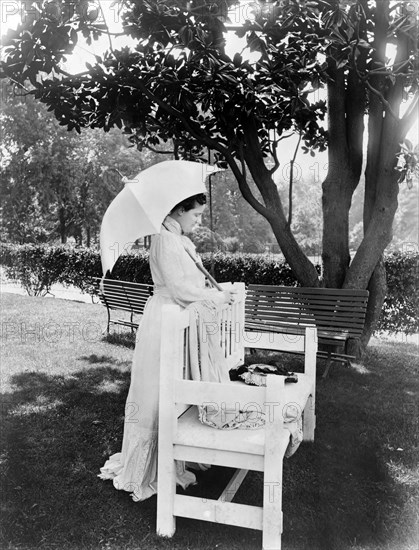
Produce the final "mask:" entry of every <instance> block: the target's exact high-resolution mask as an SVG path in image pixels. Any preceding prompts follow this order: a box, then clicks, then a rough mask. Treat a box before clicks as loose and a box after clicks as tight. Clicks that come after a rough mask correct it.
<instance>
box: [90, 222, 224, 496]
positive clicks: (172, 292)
mask: <svg viewBox="0 0 419 550" xmlns="http://www.w3.org/2000/svg"><path fill="white" fill-rule="evenodd" d="M164 225H165V227H166V228H167V229H166V228H162V231H161V233H160V234H159V235H155V236H153V237H152V242H151V247H150V268H151V274H152V277H153V282H154V294H153V296H152V297H151V298H150V299H149V301H148V302H147V305H146V308H145V310H144V315H143V317H142V320H141V323H140V326H139V329H138V332H137V338H136V346H135V351H134V358H133V364H132V371H131V385H130V389H129V393H128V397H127V401H126V407H125V423H124V436H123V442H122V450H121V452H119V453H116V454H114V455H112V456H111V457H110V458H109V460H107V461H106V463H105V465H104V466H103V467H102V468H101V470H100V471H101V473H100V474H99V477H101V478H102V479H112V480H113V484H114V486H115V488H116V489H121V490H124V491H129V492H130V493H132V498H133V500H134V501H140V500H144V499H146V498H149V497H150V496H152V495H154V494H155V493H156V490H157V479H156V477H157V428H158V393H159V364H160V326H161V314H162V307H163V305H166V304H178V305H180V306H181V307H183V308H185V307H187V306H188V305H189V304H191V303H193V302H196V301H201V300H211V301H213V302H215V303H221V302H222V301H223V299H224V298H223V294H222V293H221V292H219V291H218V290H216V289H209V288H206V287H205V277H204V275H203V274H202V273H201V272H200V271H199V270H198V269H197V267H196V265H195V263H194V262H193V260H192V259H191V257H190V256H189V255H188V253H187V252H186V251H185V248H188V250H190V251H191V252H192V253H193V254H194V255H196V252H195V247H194V245H193V243H192V242H191V240H190V239H188V238H187V237H185V236H183V235H182V230H181V226H180V225H179V223H178V222H177V221H176V220H174V219H173V218H171V217H170V216H168V217H167V218H166V220H165V222H164ZM176 467H177V482H178V483H179V484H180V485H181V486H183V487H186V486H187V485H190V484H191V483H194V482H195V476H194V474H193V473H192V472H190V471H188V470H186V469H185V467H184V464H183V463H182V462H177V465H176Z"/></svg>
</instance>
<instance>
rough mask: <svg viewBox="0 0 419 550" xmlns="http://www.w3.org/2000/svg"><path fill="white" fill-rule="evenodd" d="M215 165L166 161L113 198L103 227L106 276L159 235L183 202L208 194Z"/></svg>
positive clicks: (101, 241) (126, 185)
mask: <svg viewBox="0 0 419 550" xmlns="http://www.w3.org/2000/svg"><path fill="white" fill-rule="evenodd" d="M219 170H220V169H219V168H217V167H216V166H210V165H208V164H201V163H199V162H192V161H186V160H166V161H164V162H160V163H158V164H155V165H153V166H151V167H150V168H147V169H146V170H143V171H142V172H140V173H139V174H138V175H137V176H136V177H135V178H133V179H132V180H126V183H125V187H124V189H122V191H121V192H120V193H119V194H118V195H117V196H116V197H115V198H114V200H113V201H112V202H111V204H110V205H109V207H108V209H107V210H106V212H105V215H104V216H103V220H102V225H101V228H100V256H101V260H102V269H103V274H104V275H106V273H107V271H108V270H109V271H112V268H113V266H114V265H115V263H116V260H117V259H118V258H119V256H120V255H121V254H122V253H123V252H124V251H128V249H129V247H130V246H131V245H132V244H134V242H135V241H136V240H137V239H139V238H140V237H145V236H147V235H154V234H156V233H160V230H161V226H162V223H163V220H164V218H165V217H166V216H167V214H169V212H170V211H171V210H172V209H173V208H174V207H175V206H176V205H177V204H178V203H179V202H181V201H183V200H184V199H187V198H188V197H191V196H193V195H197V194H198V193H205V192H206V188H205V179H206V177H207V176H209V175H210V174H211V173H214V172H218V171H219Z"/></svg>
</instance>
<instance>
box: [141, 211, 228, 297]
mask: <svg viewBox="0 0 419 550" xmlns="http://www.w3.org/2000/svg"><path fill="white" fill-rule="evenodd" d="M185 248H186V249H188V250H189V251H190V252H191V253H192V255H193V256H194V257H195V258H197V259H199V256H198V255H197V253H196V249H195V246H194V244H193V243H192V241H191V240H190V239H189V238H188V237H186V236H185V235H182V229H181V226H180V224H179V223H178V222H177V221H176V220H174V219H173V218H172V217H170V216H167V217H166V219H165V221H164V225H163V228H162V230H161V233H160V234H158V235H154V236H153V237H152V239H151V247H150V269H151V275H152V277H153V282H154V285H155V293H157V294H159V293H161V294H165V295H166V296H167V297H170V298H172V299H173V300H174V302H175V303H177V304H179V305H180V306H182V307H187V306H188V305H189V304H191V303H192V302H196V301H200V300H212V301H213V302H215V303H222V302H223V300H224V297H223V293H221V292H219V291H218V290H216V289H209V288H206V287H205V277H204V275H203V274H202V273H201V272H200V271H199V269H198V268H197V266H196V265H195V263H194V261H193V260H192V258H191V257H190V256H189V254H188V253H187V252H186V250H185ZM199 261H200V259H199Z"/></svg>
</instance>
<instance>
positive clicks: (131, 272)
mask: <svg viewBox="0 0 419 550" xmlns="http://www.w3.org/2000/svg"><path fill="white" fill-rule="evenodd" d="M202 258H203V263H204V265H205V267H206V268H207V269H208V270H209V271H213V274H214V276H215V278H216V279H217V280H219V281H243V282H244V283H246V284H251V283H258V284H271V285H285V286H298V282H297V280H296V279H295V277H294V275H293V274H292V271H291V269H290V267H289V266H288V264H286V263H285V262H277V261H274V260H272V259H271V258H269V257H265V256H261V255H253V254H234V255H233V254H225V253H223V252H217V253H215V254H213V255H212V254H203V255H202ZM418 259H419V254H418V253H412V252H410V253H402V252H393V253H391V254H388V255H387V256H386V258H385V265H386V271H387V285H388V293H387V297H386V299H385V302H384V305H383V311H382V315H381V317H380V320H379V324H378V327H377V330H378V331H389V332H403V333H406V334H410V333H415V332H419V320H418V315H417V313H418V293H417V290H418ZM0 265H2V266H3V267H4V268H5V272H6V276H7V277H9V278H11V279H14V280H18V281H19V282H20V283H21V284H22V286H23V287H24V288H25V290H26V291H27V292H28V294H29V295H32V296H33V295H45V294H47V293H48V292H49V291H50V289H51V286H52V285H53V284H55V283H61V284H63V285H65V286H70V285H73V286H75V287H77V288H79V289H80V290H81V291H84V292H85V291H87V292H91V291H92V285H91V283H90V281H91V278H92V277H101V276H102V268H101V263H100V255H99V252H98V251H95V250H92V249H87V248H76V249H75V248H69V247H66V246H56V247H51V246H42V245H9V244H1V245H0ZM317 269H318V271H320V266H317ZM112 277H113V278H115V279H121V280H127V281H133V282H141V283H151V282H152V279H151V273H150V267H149V263H148V253H147V252H136V253H135V254H132V255H124V256H121V257H120V258H119V260H118V261H117V263H116V265H115V267H114V269H113V272H112Z"/></svg>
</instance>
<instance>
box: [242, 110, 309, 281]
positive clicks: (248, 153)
mask: <svg viewBox="0 0 419 550" xmlns="http://www.w3.org/2000/svg"><path fill="white" fill-rule="evenodd" d="M244 125H245V128H246V133H245V142H246V147H245V149H244V160H245V162H246V165H247V166H248V168H249V171H250V173H251V175H252V178H253V181H254V182H255V184H256V186H257V188H258V190H259V192H260V194H261V196H262V200H263V202H264V205H265V206H262V205H261V204H260V203H259V201H258V200H257V199H256V197H255V196H254V195H253V194H252V193H251V191H250V189H249V187H248V185H247V183H246V174H241V175H240V174H238V171H237V167H234V166H232V168H233V171H234V173H235V175H236V178H237V181H238V182H239V186H240V190H241V191H242V194H243V197H244V198H245V199H246V200H247V202H249V204H250V205H251V206H253V207H254V208H255V210H257V211H259V212H260V213H261V214H262V215H263V216H264V217H265V218H266V220H267V221H268V222H269V224H270V226H271V227H272V231H273V232H274V235H275V237H276V239H277V241H278V244H279V246H280V248H281V251H282V253H283V254H284V256H285V259H286V260H287V262H288V264H289V266H290V267H291V269H292V271H293V273H294V275H295V276H296V278H297V280H298V281H299V282H300V283H301V284H302V285H303V286H307V287H317V286H319V285H320V281H319V275H318V273H317V271H316V268H315V267H314V265H313V264H312V262H311V261H310V260H309V259H308V258H307V256H306V255H305V254H304V252H303V251H302V250H301V247H300V246H299V244H298V243H297V241H296V239H295V237H294V235H293V234H292V231H291V228H290V227H289V225H288V220H287V218H286V216H285V213H284V209H283V206H282V202H281V198H280V196H279V193H278V188H277V186H276V184H275V182H274V181H273V179H272V174H271V173H270V171H269V170H268V169H267V168H266V165H265V159H264V157H263V154H262V151H261V147H260V143H259V138H258V130H257V125H256V123H255V121H254V120H252V119H249V118H247V119H246V121H245V122H244Z"/></svg>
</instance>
